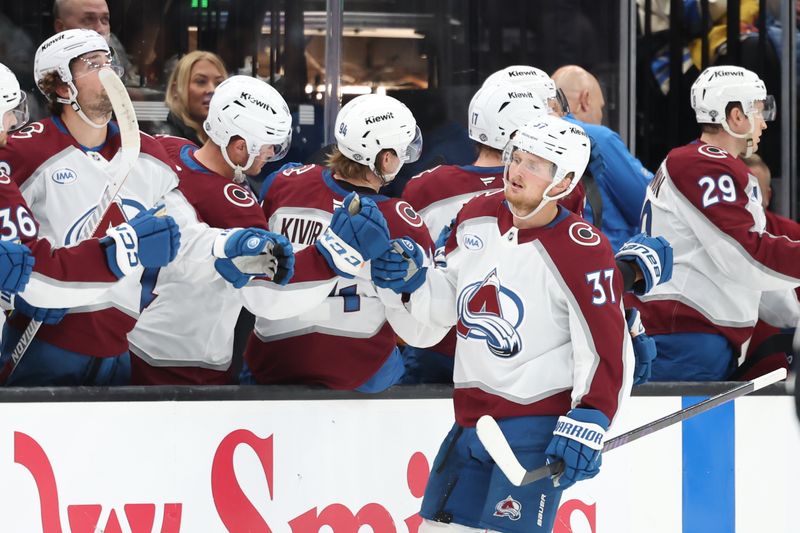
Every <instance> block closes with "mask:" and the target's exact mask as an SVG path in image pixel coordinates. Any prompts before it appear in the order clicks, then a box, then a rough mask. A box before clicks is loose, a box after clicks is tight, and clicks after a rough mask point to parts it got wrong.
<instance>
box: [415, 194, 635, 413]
mask: <svg viewBox="0 0 800 533" xmlns="http://www.w3.org/2000/svg"><path fill="white" fill-rule="evenodd" d="M512 222H513V217H512V215H511V213H510V211H509V210H508V207H507V206H506V204H505V201H504V197H503V194H502V191H497V192H495V193H487V194H486V195H481V196H478V197H476V198H474V199H473V200H471V201H470V202H469V203H467V204H466V205H465V206H464V208H463V209H462V210H461V212H460V213H459V216H458V219H457V222H456V224H457V228H456V231H455V232H454V233H453V234H452V235H451V237H450V239H449V241H448V243H447V245H446V249H445V251H446V254H447V266H446V268H443V269H441V268H437V269H434V270H429V272H428V277H427V279H426V282H425V284H424V285H423V286H422V287H421V288H420V289H418V290H417V291H415V292H414V293H413V294H412V296H411V301H410V304H409V309H410V311H411V313H412V314H413V315H414V316H415V317H417V319H418V320H420V321H422V322H428V323H430V324H431V325H432V326H433V325H435V326H438V327H440V328H442V329H443V330H446V329H448V328H450V327H451V326H455V329H456V332H457V336H458V337H457V342H456V361H455V372H454V376H453V382H454V386H455V392H454V395H453V401H454V404H455V412H456V422H457V423H458V424H460V425H462V426H474V425H475V422H476V421H477V420H478V418H479V417H480V416H482V415H484V414H489V415H492V416H494V417H495V418H505V417H514V416H529V415H563V414H565V413H566V412H567V411H569V410H570V409H571V408H573V407H589V408H594V409H599V410H600V411H602V412H603V413H604V414H605V415H606V416H608V418H609V420H612V419H613V418H614V415H615V413H616V412H617V408H618V406H619V404H620V402H621V401H622V399H623V398H624V397H625V396H626V395H627V394H628V393H629V391H630V387H631V384H632V371H633V350H632V347H631V342H630V337H629V334H628V332H627V328H626V325H625V317H624V313H623V309H622V279H621V276H620V274H619V272H618V271H617V268H616V263H615V261H614V256H613V253H612V251H611V246H610V244H609V243H608V241H607V239H606V238H605V237H603V236H602V235H601V234H600V233H599V232H598V231H597V230H596V229H595V228H594V227H592V226H591V225H590V224H588V223H587V222H585V221H583V220H582V219H581V218H579V217H578V216H576V215H575V214H573V213H571V212H569V211H568V210H566V209H564V208H563V207H559V213H558V216H557V217H556V219H555V220H554V221H553V222H552V223H550V224H549V225H548V226H545V227H542V228H535V229H523V230H520V229H518V228H515V227H513V224H512Z"/></svg>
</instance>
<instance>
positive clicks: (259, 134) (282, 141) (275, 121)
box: [203, 76, 292, 182]
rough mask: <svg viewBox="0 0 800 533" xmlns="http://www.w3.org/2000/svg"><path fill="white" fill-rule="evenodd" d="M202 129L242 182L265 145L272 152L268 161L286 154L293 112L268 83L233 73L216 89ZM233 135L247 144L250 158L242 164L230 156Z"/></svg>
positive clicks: (290, 136)
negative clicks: (247, 170) (234, 161)
mask: <svg viewBox="0 0 800 533" xmlns="http://www.w3.org/2000/svg"><path fill="white" fill-rule="evenodd" d="M203 129H204V130H205V132H206V133H207V134H208V137H209V138H210V139H211V140H212V141H214V143H215V144H217V145H218V146H219V147H220V150H221V151H222V156H223V157H224V158H225V161H226V162H227V163H228V165H230V166H231V168H233V169H234V172H235V177H234V179H235V180H236V181H239V182H241V181H243V180H244V170H246V169H248V168H249V167H250V166H251V165H252V164H253V161H254V160H255V158H256V157H257V156H258V155H259V154H260V153H262V151H263V150H265V148H266V153H267V154H269V155H267V156H266V158H265V160H266V161H275V160H278V159H281V158H282V157H283V156H285V155H286V152H288V151H289V145H290V144H291V142H292V115H291V113H289V106H288V105H287V104H286V100H284V99H283V97H282V96H281V95H280V93H279V92H278V91H276V90H275V89H274V88H273V87H272V86H271V85H269V84H268V83H266V82H264V81H261V80H259V79H256V78H252V77H250V76H231V77H230V78H228V79H226V80H225V81H223V82H222V83H220V84H219V86H217V88H216V90H215V91H214V96H212V97H211V102H210V104H209V106H208V117H206V120H205V122H203ZM234 136H239V137H241V138H242V139H244V141H245V143H247V153H248V155H249V157H248V160H247V163H246V164H245V165H243V166H239V165H236V164H234V163H233V162H232V161H231V160H230V158H229V157H228V151H227V147H228V143H230V140H231V138H232V137H234Z"/></svg>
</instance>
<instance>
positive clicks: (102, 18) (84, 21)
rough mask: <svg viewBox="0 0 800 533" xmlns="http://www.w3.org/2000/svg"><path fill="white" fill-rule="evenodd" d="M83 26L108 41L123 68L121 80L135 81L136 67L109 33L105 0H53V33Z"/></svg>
mask: <svg viewBox="0 0 800 533" xmlns="http://www.w3.org/2000/svg"><path fill="white" fill-rule="evenodd" d="M79 28H83V29H86V30H94V31H96V32H97V33H99V34H100V35H102V36H103V38H104V39H105V40H106V42H107V43H108V46H109V47H110V48H111V50H112V52H113V53H114V58H115V60H116V62H117V63H118V64H119V65H120V66H121V67H122V68H123V69H124V70H125V73H124V74H123V76H122V81H124V82H126V83H135V82H136V78H137V77H138V74H137V73H136V67H134V65H133V63H132V62H131V60H130V59H128V54H127V53H126V52H125V47H124V46H122V43H121V42H120V40H119V39H117V36H116V35H114V34H113V33H111V13H110V12H109V10H108V4H107V3H106V0H55V1H54V2H53V29H54V30H55V33H59V32H62V31H64V30H74V29H79Z"/></svg>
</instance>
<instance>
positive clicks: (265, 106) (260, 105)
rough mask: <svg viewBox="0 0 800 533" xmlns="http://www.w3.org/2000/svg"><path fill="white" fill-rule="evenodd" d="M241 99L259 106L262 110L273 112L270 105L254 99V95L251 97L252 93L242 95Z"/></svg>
mask: <svg viewBox="0 0 800 533" xmlns="http://www.w3.org/2000/svg"><path fill="white" fill-rule="evenodd" d="M239 98H242V99H243V100H247V101H248V102H250V103H252V104H255V105H257V106H258V107H260V108H262V109H266V110H267V111H272V108H271V107H270V106H269V104H267V103H266V102H262V101H261V100H259V99H258V98H254V97H253V95H251V94H250V93H242V94H241V95H239Z"/></svg>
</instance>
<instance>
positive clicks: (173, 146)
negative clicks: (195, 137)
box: [153, 135, 199, 165]
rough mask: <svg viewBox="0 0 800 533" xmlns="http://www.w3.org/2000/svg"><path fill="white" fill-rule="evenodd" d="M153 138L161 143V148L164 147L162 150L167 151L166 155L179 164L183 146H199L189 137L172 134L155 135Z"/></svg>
mask: <svg viewBox="0 0 800 533" xmlns="http://www.w3.org/2000/svg"><path fill="white" fill-rule="evenodd" d="M153 138H154V139H155V140H156V141H157V142H158V143H159V144H160V145H161V147H162V148H164V151H165V152H167V155H168V156H169V157H170V158H171V159H172V161H173V162H174V163H176V164H178V165H180V160H181V150H182V149H183V147H184V146H187V145H188V146H193V147H195V148H199V147H198V146H197V145H196V144H195V143H193V142H192V141H190V140H189V139H184V138H183V137H176V136H174V135H156V136H154V137H153Z"/></svg>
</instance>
